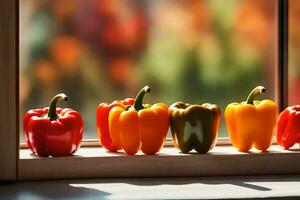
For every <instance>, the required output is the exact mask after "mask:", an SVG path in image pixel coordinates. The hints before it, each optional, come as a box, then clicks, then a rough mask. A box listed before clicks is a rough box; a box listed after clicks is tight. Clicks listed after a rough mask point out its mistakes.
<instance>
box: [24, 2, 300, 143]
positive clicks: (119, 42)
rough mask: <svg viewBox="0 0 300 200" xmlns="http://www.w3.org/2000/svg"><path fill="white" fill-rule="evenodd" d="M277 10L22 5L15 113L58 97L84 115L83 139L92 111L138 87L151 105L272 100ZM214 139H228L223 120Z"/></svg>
mask: <svg viewBox="0 0 300 200" xmlns="http://www.w3.org/2000/svg"><path fill="white" fill-rule="evenodd" d="M291 2H292V4H293V6H291V12H290V15H291V29H290V30H291V31H290V35H291V40H290V41H291V44H290V50H291V51H290V52H291V54H290V65H291V66H290V67H291V69H290V94H291V98H290V103H299V95H300V91H299V89H300V87H299V86H300V68H299V67H296V66H299V64H300V56H299V55H297V54H299V53H300V26H299V25H300V1H297V0H292V1H291ZM276 4H277V1H276V0H265V1H261V0H226V1H225V0H223V1H221V0H156V1H151V0H26V1H20V104H21V105H20V111H21V113H22V114H23V113H24V112H26V111H27V110H29V109H32V108H39V107H46V106H48V104H49V101H50V99H51V98H52V97H53V96H54V95H55V94H57V93H60V92H64V93H66V94H67V95H68V96H69V99H70V101H69V102H68V104H67V106H68V107H73V108H74V109H76V110H78V111H80V112H81V113H82V115H83V118H84V120H85V134H84V138H97V134H96V127H95V113H96V108H97V105H98V104H99V103H100V102H104V101H108V102H110V101H113V100H115V99H123V98H126V97H135V95H136V93H137V92H138V91H139V89H140V88H142V87H143V86H144V85H146V84H147V85H150V86H151V87H152V92H151V94H149V95H147V96H146V98H145V101H146V102H149V103H155V102H164V103H167V104H169V105H170V104H172V103H173V102H175V101H186V102H190V103H197V104H201V103H205V102H210V103H216V104H219V105H220V106H221V107H222V111H224V109H225V106H226V105H227V104H228V103H230V102H233V101H244V100H245V99H246V98H247V95H248V93H249V92H250V90H251V89H252V88H254V87H255V86H257V85H264V86H266V87H267V93H266V94H265V95H264V96H261V98H270V99H274V98H275V72H276V68H275V67H276V59H277V57H276V40H277V38H276V37H277V34H276V17H277V15H276ZM297 100H298V101H297ZM62 106H65V105H62ZM20 116H21V119H20V121H21V122H22V115H20ZM21 132H22V130H21ZM219 134H220V136H223V137H227V131H226V128H225V126H224V120H223V121H222V124H221V127H220V131H219ZM22 136H23V133H21V141H24V140H23V137H22Z"/></svg>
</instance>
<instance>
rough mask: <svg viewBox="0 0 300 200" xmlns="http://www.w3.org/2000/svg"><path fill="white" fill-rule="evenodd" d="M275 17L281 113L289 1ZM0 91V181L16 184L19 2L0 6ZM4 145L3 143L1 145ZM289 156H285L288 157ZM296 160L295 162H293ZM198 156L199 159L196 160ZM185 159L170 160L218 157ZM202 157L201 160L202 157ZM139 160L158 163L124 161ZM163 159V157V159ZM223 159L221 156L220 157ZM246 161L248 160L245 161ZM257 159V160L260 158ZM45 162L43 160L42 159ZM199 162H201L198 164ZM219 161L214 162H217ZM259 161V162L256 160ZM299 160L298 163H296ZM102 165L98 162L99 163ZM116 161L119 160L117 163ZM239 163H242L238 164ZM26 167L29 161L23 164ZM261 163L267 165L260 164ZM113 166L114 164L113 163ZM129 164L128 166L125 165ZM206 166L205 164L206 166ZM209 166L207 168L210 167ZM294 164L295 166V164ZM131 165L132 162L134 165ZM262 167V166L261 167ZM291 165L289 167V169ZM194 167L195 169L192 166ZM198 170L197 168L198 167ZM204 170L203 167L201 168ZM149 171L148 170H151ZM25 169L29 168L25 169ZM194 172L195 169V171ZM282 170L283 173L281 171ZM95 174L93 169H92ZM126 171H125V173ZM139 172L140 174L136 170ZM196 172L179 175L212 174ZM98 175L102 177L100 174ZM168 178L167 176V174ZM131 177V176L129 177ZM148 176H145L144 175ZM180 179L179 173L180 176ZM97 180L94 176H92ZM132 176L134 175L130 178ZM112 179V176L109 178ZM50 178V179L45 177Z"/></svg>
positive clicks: (208, 159) (7, 0) (283, 0)
mask: <svg viewBox="0 0 300 200" xmlns="http://www.w3.org/2000/svg"><path fill="white" fill-rule="evenodd" d="M277 5H278V6H277V13H278V15H277V17H278V26H277V29H278V31H277V35H278V43H277V59H278V60H277V69H276V71H277V73H276V83H275V84H276V86H275V88H276V101H277V103H278V105H279V108H280V110H282V109H283V108H285V107H286V106H287V105H288V96H287V95H288V90H287V88H288V85H287V84H288V81H287V80H288V73H287V72H288V68H287V66H288V0H277ZM0 24H1V29H0V44H1V45H0V87H1V90H0V91H1V94H2V95H0V108H1V109H0V141H2V142H1V145H0V159H1V161H2V162H1V164H0V171H1V174H0V180H19V179H30V178H31V177H30V174H29V176H28V174H27V176H26V177H20V176H19V172H22V169H24V168H23V166H22V162H23V163H24V160H23V161H22V160H21V159H20V158H19V151H20V146H19V0H3V1H1V2H0ZM3 141H5V142H3ZM219 141H221V142H219V143H218V145H228V144H230V143H229V140H228V139H220V140H219ZM82 146H83V148H93V147H96V146H99V143H98V141H97V140H91V141H85V142H83V145H82ZM166 146H171V142H170V141H167V145H166ZM24 147H25V148H26V146H25V145H23V146H22V145H21V149H22V148H24ZM287 154H288V153H287ZM241 155H242V153H240V154H239V156H238V157H242V158H243V159H244V161H246V162H249V161H250V160H251V159H252V157H251V155H249V156H247V155H246V156H245V155H242V156H241ZM262 155H263V156H262V157H264V158H265V157H266V158H268V159H267V160H270V158H273V157H274V156H275V157H276V156H277V155H276V153H274V154H272V153H270V154H262ZM295 155H296V157H298V159H295ZM199 156H200V157H199ZM199 156H197V155H187V156H182V155H181V156H179V155H178V156H170V158H171V160H172V159H177V158H179V157H181V158H184V159H187V160H190V161H194V162H199V163H201V162H203V161H204V166H205V165H206V166H214V165H215V164H216V163H214V162H213V163H212V161H213V160H214V156H216V157H218V156H217V155H199ZM201 156H202V157H201ZM121 157H122V159H124V156H121ZM139 158H142V160H147V161H148V162H146V163H147V164H149V163H151V159H153V160H155V159H157V158H158V159H161V157H160V156H157V157H155V156H154V157H153V156H150V157H147V156H144V157H143V156H142V157H141V156H137V157H136V158H134V157H130V156H128V158H126V159H125V160H127V161H130V160H136V162H138V161H139V160H138V159H139ZM165 158H166V157H164V159H165ZM221 158H222V156H221ZM248 158H249V160H248ZM259 158H260V157H259ZM281 158H282V159H284V160H285V161H284V162H285V164H286V165H288V163H286V162H290V163H291V165H294V166H300V159H299V154H297V153H293V154H292V153H291V154H288V155H285V154H281ZM43 159H44V158H43ZM43 159H37V158H34V159H32V160H30V159H29V162H35V166H36V164H37V165H39V163H40V164H41V166H42V165H43V163H47V164H50V165H51V163H54V165H55V163H56V164H57V161H58V159H56V158H48V159H47V158H46V159H44V161H45V162H44V161H43ZM184 159H183V160H180V159H179V160H178V161H179V162H185V160H184ZM222 159H223V161H224V160H226V159H228V157H227V158H226V157H224V158H222ZM59 160H61V161H59V162H60V164H62V167H63V166H64V163H67V162H63V159H61V158H59ZM67 160H68V162H69V164H70V163H72V162H75V163H76V162H78V160H77V158H76V157H71V158H70V159H67ZM198 160H200V161H198ZM217 160H218V159H216V161H217ZM258 160H259V159H258ZM297 160H298V161H297ZM100 161H101V159H100ZM117 161H118V160H117ZM237 161H242V160H239V159H238V160H237ZM26 162H27V163H28V160H27V161H26ZM98 162H99V159H96V160H95V159H92V158H89V157H86V158H84V164H85V165H87V164H96V163H98ZM263 162H266V160H265V161H263ZM113 163H116V161H114V162H113ZM127 163H129V162H127ZM205 163H206V164H205ZM209 163H210V164H209ZM295 163H297V164H295ZM133 164H134V162H133ZM260 164H262V163H260ZM291 165H290V166H291ZM193 166H194V167H196V166H197V165H193ZM198 166H199V165H198ZM201 166H203V164H202V165H201ZM280 167H281V169H282V170H280V168H278V167H276V169H277V171H276V169H275V170H271V172H272V173H280V172H281V173H288V172H290V173H294V172H295V170H296V171H297V170H299V169H298V168H297V167H294V168H292V167H288V168H287V169H288V171H286V170H287V169H283V165H280ZM148 168H149V166H147V167H146V168H145V169H148ZM150 168H151V167H150ZM27 169H28V166H27ZM88 169H89V168H88ZM195 169H196V168H195ZM284 170H285V171H284ZM94 171H95V169H94ZM125 171H126V170H125ZM138 171H139V172H140V171H141V170H138ZM195 172H196V170H194V174H193V173H189V174H185V173H181V175H182V176H184V175H189V176H191V175H213V174H214V173H208V174H199V173H198V174H197V173H195ZM239 172H240V171H239V170H237V171H234V170H231V172H230V170H229V172H228V171H226V170H225V171H224V172H223V173H215V175H229V174H231V175H232V174H239ZM84 174H89V175H87V176H81V175H80V174H79V175H78V174H77V176H70V175H69V176H64V175H63V174H62V175H61V176H59V177H57V178H68V177H72V178H87V177H94V176H92V175H93V172H92V171H91V172H90V173H89V172H88V173H84ZM100 174H101V173H100ZM166 174H168V173H166ZM240 174H255V171H253V170H252V172H251V173H250V172H249V173H240ZM129 175H130V173H129ZM144 175H145V176H147V173H145V174H144ZM179 175H180V173H179ZM95 176H97V174H95ZM132 176H134V174H132ZM139 176H143V174H139ZM111 177H115V176H111ZM43 178H47V175H45V176H43ZM48 178H51V177H48Z"/></svg>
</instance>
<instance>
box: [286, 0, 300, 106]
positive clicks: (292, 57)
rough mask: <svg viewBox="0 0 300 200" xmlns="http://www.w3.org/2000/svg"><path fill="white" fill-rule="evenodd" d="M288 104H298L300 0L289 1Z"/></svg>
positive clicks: (299, 90)
mask: <svg viewBox="0 0 300 200" xmlns="http://www.w3.org/2000/svg"><path fill="white" fill-rule="evenodd" d="M289 3H290V5H289V79H288V80H289V83H288V84H289V104H290V105H294V104H300V1H297V0H290V1H289Z"/></svg>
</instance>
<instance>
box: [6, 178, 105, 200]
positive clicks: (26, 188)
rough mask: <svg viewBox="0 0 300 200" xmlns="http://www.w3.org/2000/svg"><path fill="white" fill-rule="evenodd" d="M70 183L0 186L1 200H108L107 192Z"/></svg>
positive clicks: (54, 182)
mask: <svg viewBox="0 0 300 200" xmlns="http://www.w3.org/2000/svg"><path fill="white" fill-rule="evenodd" d="M70 183H71V182H70V181H34V182H11V183H7V182H4V183H1V184H0V199H5V200H13V199H22V200H23V199H24V200H27V199H28V200H37V199H57V200H60V199H106V197H107V196H108V195H110V194H109V193H107V192H103V191H101V190H96V189H90V188H83V187H74V186H72V185H70Z"/></svg>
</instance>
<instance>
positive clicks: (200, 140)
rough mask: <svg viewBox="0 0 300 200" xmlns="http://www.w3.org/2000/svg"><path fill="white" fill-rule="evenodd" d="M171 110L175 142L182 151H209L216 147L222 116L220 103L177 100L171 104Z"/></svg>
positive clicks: (172, 132)
mask: <svg viewBox="0 0 300 200" xmlns="http://www.w3.org/2000/svg"><path fill="white" fill-rule="evenodd" d="M170 112H171V114H170V116H171V120H170V124H171V134H172V138H173V143H174V145H175V146H176V147H177V148H178V149H180V150H181V152H182V153H188V152H189V151H191V150H193V149H195V150H196V151H197V152H198V153H207V152H208V151H209V150H210V149H212V148H213V147H214V145H215V143H216V140H217V136H218V128H219V123H220V118H221V109H220V107H219V106H218V105H216V104H209V103H205V104H202V105H191V104H188V103H183V102H176V103H174V104H172V105H171V106H170Z"/></svg>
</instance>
